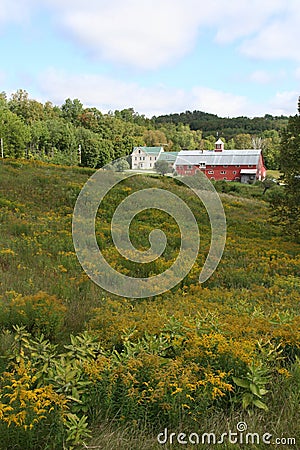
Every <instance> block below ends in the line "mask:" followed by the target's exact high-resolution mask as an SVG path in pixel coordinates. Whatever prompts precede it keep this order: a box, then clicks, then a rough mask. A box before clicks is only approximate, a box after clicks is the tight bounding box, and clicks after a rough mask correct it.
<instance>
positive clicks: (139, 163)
mask: <svg viewBox="0 0 300 450" xmlns="http://www.w3.org/2000/svg"><path fill="white" fill-rule="evenodd" d="M163 151H164V149H163V147H134V149H133V152H132V153H131V168H132V169H144V170H145V169H146V170H147V169H148V170H154V164H155V163H156V161H157V160H158V158H159V156H160V155H161V153H162V152H163Z"/></svg>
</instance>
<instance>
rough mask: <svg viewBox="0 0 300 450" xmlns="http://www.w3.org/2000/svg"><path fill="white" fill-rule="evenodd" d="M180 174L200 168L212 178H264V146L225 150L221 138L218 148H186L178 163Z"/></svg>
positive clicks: (189, 172) (248, 179) (193, 173)
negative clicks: (260, 147) (255, 148)
mask: <svg viewBox="0 0 300 450" xmlns="http://www.w3.org/2000/svg"><path fill="white" fill-rule="evenodd" d="M174 169H175V170H176V172H177V173H178V175H195V173H196V172H197V171H199V170H201V172H203V173H205V175H206V176H207V177H208V178H210V179H211V180H226V181H240V182H241V183H252V182H254V181H255V180H263V179H264V178H265V176H266V168H265V165H264V161H263V156H262V152H261V150H259V149H258V150H253V149H251V150H224V143H223V141H222V140H221V139H219V140H218V141H217V142H216V144H215V150H213V151H205V150H203V151H202V150H182V151H181V152H179V153H178V155H177V158H176V160H175V163H174Z"/></svg>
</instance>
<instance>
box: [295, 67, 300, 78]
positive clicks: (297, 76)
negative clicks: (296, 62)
mask: <svg viewBox="0 0 300 450" xmlns="http://www.w3.org/2000/svg"><path fill="white" fill-rule="evenodd" d="M295 77H296V78H297V80H300V67H297V69H296V70H295Z"/></svg>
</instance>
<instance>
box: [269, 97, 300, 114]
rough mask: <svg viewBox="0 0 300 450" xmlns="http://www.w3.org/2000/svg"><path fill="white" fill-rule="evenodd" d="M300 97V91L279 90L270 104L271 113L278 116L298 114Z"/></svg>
mask: <svg viewBox="0 0 300 450" xmlns="http://www.w3.org/2000/svg"><path fill="white" fill-rule="evenodd" d="M298 97H299V91H283V92H277V93H276V95H275V97H274V98H273V99H272V100H271V101H270V104H269V106H270V111H271V114H273V115H276V116H280V115H283V116H288V115H295V114H297V102H298Z"/></svg>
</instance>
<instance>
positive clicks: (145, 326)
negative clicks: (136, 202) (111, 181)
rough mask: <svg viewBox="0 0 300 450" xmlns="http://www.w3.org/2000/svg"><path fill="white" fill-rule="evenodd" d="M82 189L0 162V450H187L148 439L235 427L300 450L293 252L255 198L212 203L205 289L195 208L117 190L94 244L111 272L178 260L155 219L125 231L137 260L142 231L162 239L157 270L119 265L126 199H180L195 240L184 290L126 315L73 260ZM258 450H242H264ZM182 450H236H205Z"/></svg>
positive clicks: (201, 214) (78, 177)
mask: <svg viewBox="0 0 300 450" xmlns="http://www.w3.org/2000/svg"><path fill="white" fill-rule="evenodd" d="M92 173H93V170H91V169H83V168H78V167H73V168H72V167H63V166H54V165H50V164H44V163H41V162H26V161H21V160H19V161H18V160H6V161H1V162H0V274H1V278H0V436H1V440H0V441H1V442H0V449H1V450H8V449H20V450H31V449H37V450H38V449H41V450H46V449H53V450H59V449H63V448H68V449H71V448H78V449H82V448H101V449H113V448H119V449H121V450H122V449H157V448H162V447H164V448H170V449H171V448H172V449H173V448H182V445H180V444H179V443H178V442H177V444H176V442H175V443H172V444H171V443H170V442H169V443H168V444H166V445H165V446H163V445H159V444H158V443H157V439H156V436H157V434H158V433H160V432H161V431H163V430H164V429H165V428H166V427H167V428H168V429H169V430H172V431H174V432H175V433H176V432H177V431H178V430H186V431H189V432H193V431H197V432H199V433H205V432H207V433H209V432H212V431H214V432H216V433H218V434H219V435H221V434H222V433H225V432H226V431H228V429H232V430H234V429H236V424H237V423H238V422H241V421H243V422H245V423H247V425H248V429H249V430H251V431H252V432H256V433H264V432H269V433H270V434H272V435H273V436H274V438H275V437H279V438H281V437H283V438H287V437H292V438H294V439H295V442H296V443H295V444H294V443H293V445H291V446H290V447H288V446H287V445H285V446H283V445H282V448H299V446H300V428H299V420H298V418H299V413H300V408H299V404H300V389H299V386H300V359H299V353H300V352H299V342H300V327H299V299H300V283H299V278H298V275H299V272H300V270H299V269H300V256H299V255H300V254H299V250H300V246H299V244H298V245H297V244H295V243H294V242H291V241H288V240H285V239H284V238H283V237H282V236H281V235H280V232H279V230H278V229H277V228H276V227H274V226H273V225H272V224H271V222H270V220H269V217H270V210H269V205H268V202H267V201H266V199H267V196H266V198H264V197H262V192H263V188H262V187H261V186H259V185H257V186H248V187H239V186H236V188H234V189H233V190H232V192H227V193H226V192H224V193H221V194H220V197H221V200H222V203H223V206H224V210H225V213H226V219H227V241H226V248H225V252H224V255H223V258H222V260H221V262H220V264H219V266H218V268H217V270H216V271H215V273H214V274H213V276H212V277H211V278H210V279H209V280H208V281H206V282H205V283H204V284H202V285H199V284H198V277H199V273H200V271H201V267H202V266H203V263H204V261H205V257H206V254H207V252H208V249H209V245H210V225H209V220H208V217H207V214H206V212H205V209H204V207H203V206H202V205H201V204H199V200H198V199H197V197H196V196H194V195H193V194H191V193H190V191H188V190H187V189H186V187H184V186H182V185H180V183H179V182H178V181H176V180H174V181H173V180H172V179H170V178H167V177H158V176H157V177H149V176H146V177H141V176H137V177H134V179H132V180H126V181H124V182H122V183H120V184H119V185H118V186H117V187H116V188H114V189H113V191H112V192H111V194H110V195H109V196H108V197H107V198H105V201H104V203H103V206H101V209H100V210H99V212H98V217H97V224H96V234H97V240H98V243H99V247H100V248H101V249H102V251H103V254H104V255H105V257H106V259H107V260H108V261H109V262H110V264H111V265H112V266H113V267H115V268H116V269H118V271H120V272H123V273H125V274H131V275H132V274H133V275H134V276H136V277H144V276H151V275H153V274H157V273H161V272H162V271H164V270H165V269H166V268H168V267H169V266H170V265H171V264H172V262H173V261H174V259H175V258H176V255H177V253H178V250H179V247H180V233H179V229H178V227H177V225H176V223H175V222H174V221H172V220H170V218H169V217H168V215H167V214H165V213H163V212H160V211H156V210H150V211H144V212H142V213H140V214H139V215H138V216H137V217H136V219H135V220H134V222H133V223H132V227H131V231H132V234H133V236H134V239H133V244H134V245H135V246H136V247H138V248H146V247H147V245H148V235H149V233H150V232H151V230H153V228H160V229H162V230H164V231H165V233H166V235H167V237H168V245H167V247H166V250H165V252H164V254H163V255H162V257H160V258H159V259H158V260H156V261H155V262H153V263H147V264H139V265H138V264H136V263H131V262H129V261H128V260H125V259H124V258H122V257H121V256H120V255H119V254H118V252H117V251H116V249H115V248H114V246H113V241H112V238H111V235H110V219H111V217H112V214H113V212H114V210H115V207H116V206H117V205H118V204H119V203H120V201H122V200H123V199H124V198H125V197H126V196H128V195H129V194H130V193H132V192H135V191H137V190H139V189H143V188H148V187H156V188H161V189H167V190H169V191H172V192H174V193H176V194H177V195H178V196H180V197H181V198H182V199H183V200H184V201H185V202H187V203H188V204H189V206H190V207H191V209H192V210H193V212H194V215H195V217H196V218H197V222H198V224H199V229H200V234H201V248H200V252H199V257H198V259H197V261H196V263H195V265H194V267H193V269H192V271H191V272H190V274H189V275H188V276H187V277H186V278H185V279H184V280H182V282H181V283H180V284H179V285H177V286H176V287H175V288H173V289H172V291H168V292H167V293H165V294H163V295H160V296H157V297H155V298H148V299H139V300H134V299H131V300H130V299H125V298H120V297H117V296H113V295H111V294H108V293H107V292H105V291H104V290H102V289H101V288H100V287H98V286H97V285H95V284H94V283H93V282H92V281H91V280H90V279H89V278H88V276H87V275H86V274H85V273H84V271H83V269H82V268H81V266H80V264H79V262H78V260H77V257H76V254H75V251H74V247H73V242H72V232H71V231H72V212H73V208H74V204H75V201H76V198H77V196H78V194H79V192H80V190H81V188H82V186H83V184H84V183H85V182H86V180H87V179H88V177H89V176H90V175H91V174H92ZM232 186H234V185H232ZM221 190H222V189H221ZM128 430H130V431H128ZM297 442H298V444H297ZM264 445H265V444H262V443H260V444H257V443H253V444H249V445H248V447H247V448H253V449H256V448H269V447H270V446H268V445H267V444H266V445H265V446H264ZM297 445H298V447H297ZM277 447H279V448H280V445H279V444H278V445H277ZM185 448H201V449H206V448H207V449H208V448H220V449H222V448H228V449H231V448H232V449H237V448H245V446H243V444H242V443H240V444H233V443H227V444H226V445H225V444H224V443H223V444H219V445H218V444H216V445H214V446H210V444H209V443H206V442H203V443H201V441H200V442H199V446H197V445H192V443H190V444H187V445H185Z"/></svg>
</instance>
